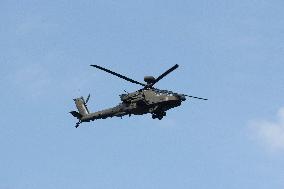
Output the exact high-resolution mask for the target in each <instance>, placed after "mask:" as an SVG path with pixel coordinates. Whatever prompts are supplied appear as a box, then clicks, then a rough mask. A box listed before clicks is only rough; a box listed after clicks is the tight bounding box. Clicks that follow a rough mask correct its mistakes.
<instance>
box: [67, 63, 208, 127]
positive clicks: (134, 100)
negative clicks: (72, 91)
mask: <svg viewBox="0 0 284 189" xmlns="http://www.w3.org/2000/svg"><path fill="white" fill-rule="evenodd" d="M90 66H92V67H95V68H97V69H100V70H103V71H105V72H107V73H110V74H112V75H115V76H117V77H119V78H121V79H124V80H126V81H129V82H131V83H134V84H138V85H141V86H143V88H142V89H139V90H137V91H135V92H132V93H126V94H121V95H119V96H120V100H121V103H120V104H118V105H117V106H115V107H113V108H109V109H105V110H101V111H98V112H94V113H90V112H89V109H88V107H87V103H88V101H89V99H90V95H89V96H88V97H87V99H86V100H85V99H84V98H83V97H80V98H75V99H73V100H74V101H75V105H76V107H77V109H78V112H77V111H71V112H70V113H71V114H72V115H73V116H74V117H76V118H77V119H78V120H79V121H78V122H77V123H76V126H75V127H76V128H77V127H79V125H80V124H81V123H82V122H90V121H94V120H96V119H106V118H108V117H114V116H116V117H121V118H122V116H125V115H129V116H131V115H143V114H147V113H150V114H152V118H153V119H156V118H157V119H159V120H161V119H162V118H163V117H164V116H166V111H168V110H169V109H171V108H175V107H177V106H180V105H181V102H182V101H185V100H186V97H190V98H196V99H200V100H208V99H205V98H200V97H195V96H191V95H186V94H180V93H175V92H172V91H168V90H160V89H157V88H154V87H153V86H154V85H155V84H156V83H157V82H159V81H160V80H161V79H163V78H164V77H165V76H167V75H168V74H169V73H171V72H172V71H174V70H175V69H177V68H178V67H179V65H178V64H176V65H174V66H173V67H171V68H170V69H168V70H167V71H165V72H164V73H163V74H161V75H160V76H159V77H157V78H154V77H153V76H145V77H144V81H145V82H146V83H141V82H138V81H135V80H133V79H130V78H128V77H126V76H123V75H121V74H118V73H116V72H113V71H111V70H109V69H106V68H103V67H101V66H98V65H90Z"/></svg>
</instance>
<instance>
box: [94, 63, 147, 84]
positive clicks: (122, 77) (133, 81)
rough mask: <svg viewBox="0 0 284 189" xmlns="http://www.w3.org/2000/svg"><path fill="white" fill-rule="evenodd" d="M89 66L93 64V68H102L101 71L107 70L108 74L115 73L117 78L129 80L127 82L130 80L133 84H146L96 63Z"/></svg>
mask: <svg viewBox="0 0 284 189" xmlns="http://www.w3.org/2000/svg"><path fill="white" fill-rule="evenodd" d="M90 66H93V67H95V68H98V69H100V70H103V71H105V72H107V73H110V74H112V75H115V76H117V77H119V78H121V79H124V80H126V81H129V82H131V83H135V84H138V85H142V86H146V84H144V83H140V82H138V81H135V80H133V79H130V78H128V77H126V76H123V75H121V74H118V73H116V72H113V71H111V70H108V69H106V68H103V67H101V66H98V65H90Z"/></svg>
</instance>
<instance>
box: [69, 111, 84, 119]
mask: <svg viewBox="0 0 284 189" xmlns="http://www.w3.org/2000/svg"><path fill="white" fill-rule="evenodd" d="M70 114H72V115H73V116H74V117H76V118H78V119H81V118H82V115H81V114H79V113H78V112H76V111H71V112H70Z"/></svg>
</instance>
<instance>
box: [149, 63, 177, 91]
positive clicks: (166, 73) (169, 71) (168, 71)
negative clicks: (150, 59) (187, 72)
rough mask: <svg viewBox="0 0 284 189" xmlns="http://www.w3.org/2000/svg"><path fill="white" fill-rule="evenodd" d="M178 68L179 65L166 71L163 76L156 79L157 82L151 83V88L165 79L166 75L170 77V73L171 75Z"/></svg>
mask: <svg viewBox="0 0 284 189" xmlns="http://www.w3.org/2000/svg"><path fill="white" fill-rule="evenodd" d="M177 68H178V64H176V65H174V66H173V67H171V68H170V69H168V70H167V71H165V72H164V73H163V74H162V75H160V76H159V77H157V79H155V82H153V83H151V85H150V87H152V86H153V85H155V84H156V83H157V82H158V81H160V80H161V79H163V78H164V77H165V76H166V75H168V74H169V73H171V72H172V71H174V70H175V69H177Z"/></svg>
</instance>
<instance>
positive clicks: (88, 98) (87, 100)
mask: <svg viewBox="0 0 284 189" xmlns="http://www.w3.org/2000/svg"><path fill="white" fill-rule="evenodd" d="M90 97H91V94H89V95H88V97H87V99H86V104H87V103H88V102H89V100H90Z"/></svg>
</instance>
